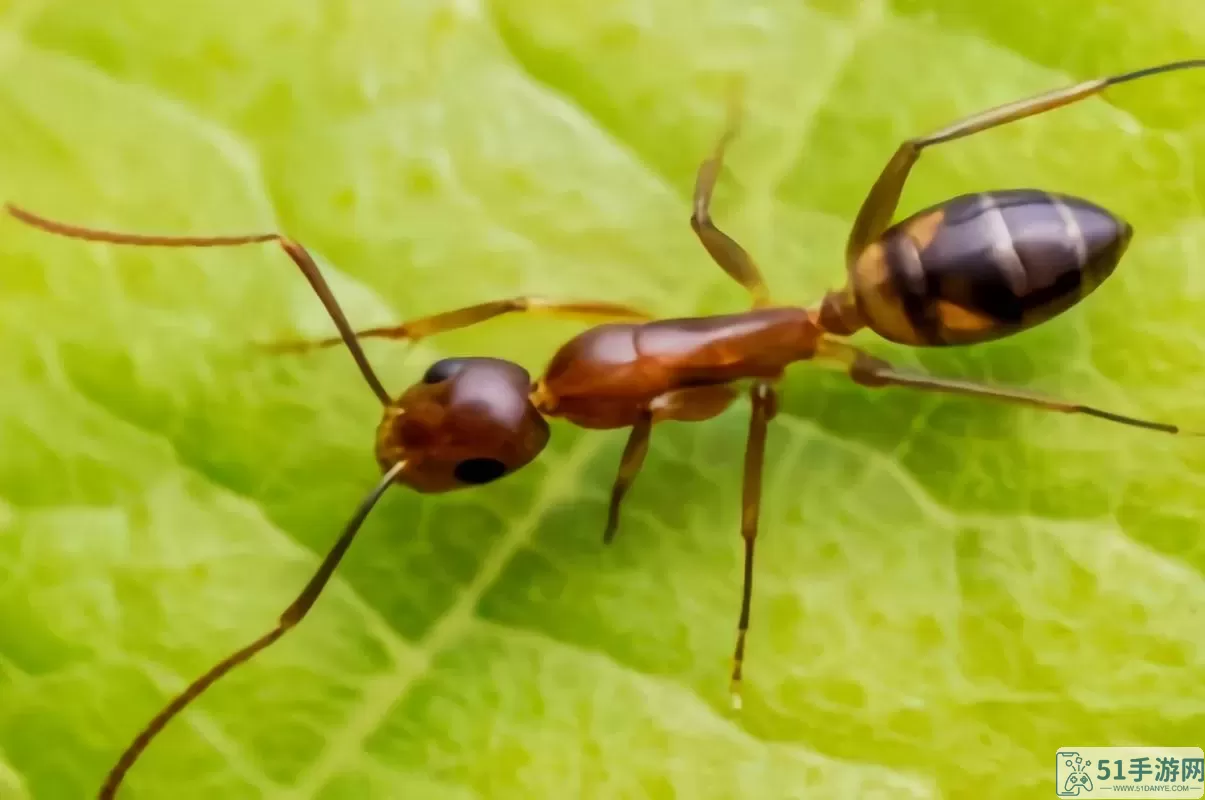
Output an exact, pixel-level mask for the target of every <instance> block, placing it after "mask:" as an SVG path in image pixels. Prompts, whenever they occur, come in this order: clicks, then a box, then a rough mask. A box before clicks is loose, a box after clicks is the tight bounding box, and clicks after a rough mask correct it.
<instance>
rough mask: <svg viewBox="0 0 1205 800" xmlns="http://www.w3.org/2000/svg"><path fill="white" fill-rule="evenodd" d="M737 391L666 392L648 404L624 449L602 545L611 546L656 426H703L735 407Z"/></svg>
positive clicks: (726, 387)
mask: <svg viewBox="0 0 1205 800" xmlns="http://www.w3.org/2000/svg"><path fill="white" fill-rule="evenodd" d="M735 398H736V391H735V390H734V389H733V388H732V387H731V386H729V385H727V384H719V385H716V386H694V387H691V388H689V389H677V390H675V391H672V392H666V393H665V394H663V395H660V396H659V397H657V398H656V399H654V400H653V402H652V403H649V407H648V410H647V411H645V413H644V414H643V415H641V417H640V419H639V420H637V422H636V424H635V425H633V426H632V432H631V434H629V436H628V443H627V446H626V447H624V450H623V457H622V458H621V459H620V462H619V475H617V476H616V478H615V485H614V486H613V487H612V489H611V504H610V507H609V509H608V512H607V527H606V529H605V530H604V531H603V543H604V544H610V543H611V540H612V539H613V538H615V531H616V530H618V528H619V507H620V504H621V503H622V502H623V497H624V495H625V494H626V493H627V491H628V487H630V486H631V485H632V481H634V480H635V479H636V474H637V473H638V472H640V467H641V466H642V465H643V464H644V457H645V455H646V454H647V453H648V443H649V435H650V434H651V432H652V427H653V424H654V423H657V422H663V421H666V420H676V421H678V422H701V421H703V420H705V419H711V418H712V417H714V416H716V415H717V414H719V413H721V412H722V411H723V410H724V409H726V408H728V406H729V405H731V404H732V401H733V400H734V399H735Z"/></svg>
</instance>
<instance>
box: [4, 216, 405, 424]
mask: <svg viewBox="0 0 1205 800" xmlns="http://www.w3.org/2000/svg"><path fill="white" fill-rule="evenodd" d="M5 208H6V210H7V211H8V213H9V214H10V215H11V216H13V217H15V218H16V219H18V220H20V221H21V222H24V223H25V224H26V225H30V226H32V227H34V228H38V229H40V230H43V231H46V232H47V233H53V234H55V235H56V236H63V237H66V238H68V239H81V240H84V241H89V242H106V243H108V244H116V245H133V246H136V247H238V246H241V245H246V244H262V243H265V242H275V243H276V244H278V245H280V247H281V249H283V250H284V251H285V254H286V255H287V256H288V257H289V258H290V259H291V260H292V261H293V263H294V264H296V265H297V268H298V269H300V270H301V274H302V275H304V276H305V279H306V280H307V281H308V282H309V284H310V287H311V288H312V289H313V290H314V294H316V295H318V299H319V300H320V301H321V302H322V305H323V307H325V308H326V313H327V314H328V315H330V318H331V321H332V322H334V323H335V328H337V329H338V331H339V338H338V339H336V340H335V341H337V342H341V343H342V344H344V345H346V346H347V349H348V351H349V352H350V353H351V357H352V359H353V360H354V361H355V362H356V366H357V367H359V368H360V374H361V375H363V376H364V381H365V382H366V383H367V384H368V387H369V388H370V389H371V390H372V392H373V394H375V395H376V396H377V399H379V400H380V401H381V405H384V406H388V405H389V403H390V399H389V393H388V392H387V391H385V386H384V385H383V384H382V383H381V379H380V378H378V377H377V374H376V372H375V371H374V370H373V368H372V365H371V364H370V363H369V362H368V356H366V355H365V354H364V351H363V349H362V348H361V347H360V344H359V342H357V341H356V334H355V331H354V330H352V327H351V323H349V322H348V321H347V316H346V315H345V314H344V313H343V309H342V308H340V307H339V302H338V301H337V300H336V299H335V295H334V293H333V292H331V289H330V286H328V285H327V283H326V279H325V278H323V277H322V271H321V270H319V269H318V264H317V263H315V261H314V259H313V257H312V256H311V255H310V254H309V252H308V251H306V249H305V248H304V247H302V246H301V245H300V244H298V243H297V242H295V241H293V240H292V239H290V238H288V237H287V236H284V235H282V234H279V233H250V234H242V235H236V236H159V235H154V234H142V233H121V232H118V231H109V230H101V229H99V228H84V227H81V226H79V225H71V224H68V223H65V222H58V221H56V220H52V219H48V218H46V217H43V216H40V215H38V214H34V213H33V212H32V211H27V210H26V209H24V208H20V207H19V206H16V205H13V204H12V203H7V204H5Z"/></svg>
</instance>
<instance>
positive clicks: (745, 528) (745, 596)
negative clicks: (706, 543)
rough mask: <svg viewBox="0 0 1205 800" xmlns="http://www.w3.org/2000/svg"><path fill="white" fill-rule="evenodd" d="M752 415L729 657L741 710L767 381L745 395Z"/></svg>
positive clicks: (769, 404)
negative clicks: (740, 573)
mask: <svg viewBox="0 0 1205 800" xmlns="http://www.w3.org/2000/svg"><path fill="white" fill-rule="evenodd" d="M749 395H750V399H751V400H752V402H753V413H752V415H751V416H750V418H749V442H748V444H747V445H746V446H745V477H744V485H743V487H742V492H741V538H742V539H744V540H745V577H744V583H743V588H742V590H741V616H740V621H739V622H738V623H737V630H736V650H735V651H734V653H733V656H732V685H731V693H732V707H733V708H736V709H739V708H740V707H741V670H742V668H743V667H744V663H745V634H746V633H748V631H749V607H750V605H751V604H752V600H753V545H754V543H755V542H756V541H757V522H758V516H759V514H760V512H761V487H762V466H763V464H764V462H765V454H766V427H767V425H768V424H769V422H770V420H772V419H774V416H775V415H776V414H777V413H778V392H777V390H776V389H775V388H774V385H773V384H772V383H770V382H768V381H757V382H756V383H754V384H753V387H752V388H751V389H750V392H749Z"/></svg>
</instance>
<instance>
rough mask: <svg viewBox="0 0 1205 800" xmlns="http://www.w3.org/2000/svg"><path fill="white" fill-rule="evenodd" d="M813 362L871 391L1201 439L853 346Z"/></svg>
mask: <svg viewBox="0 0 1205 800" xmlns="http://www.w3.org/2000/svg"><path fill="white" fill-rule="evenodd" d="M816 358H817V360H820V361H826V362H829V363H831V364H836V365H839V366H841V367H843V368H844V369H845V370H847V371H848V372H849V376H850V377H851V378H852V379H853V380H854V382H855V383H859V384H861V385H862V386H868V387H870V388H874V389H877V388H882V387H886V386H901V387H906V388H909V389H919V390H921V391H926V392H944V393H947V394H959V395H964V396H968V397H978V398H984V399H988V400H999V401H1002V402H1005V403H1014V404H1017V405H1023V406H1028V407H1030V408H1037V409H1040V410H1043V411H1058V412H1061V413H1063V414H1084V415H1086V416H1090V417H1096V418H1097V419H1103V420H1108V421H1109V422H1116V423H1119V424H1122V425H1130V426H1132V427H1135V428H1145V429H1147V430H1153V431H1160V432H1162V433H1175V434H1183V435H1186V436H1200V435H1202V434H1200V433H1194V432H1191V431H1185V430H1183V429H1182V428H1180V427H1179V426H1176V425H1171V424H1168V423H1166V422H1151V421H1150V420H1144V419H1138V418H1137V417H1128V416H1124V415H1122V414H1115V413H1113V412H1112V411H1104V410H1102V409H1099V408H1094V407H1092V406H1086V405H1083V404H1081V403H1071V402H1068V401H1066V400H1060V399H1058V398H1055V397H1047V396H1044V395H1040V394H1036V393H1032V392H1026V391H1022V390H1020V389H1008V388H1003V387H998V386H988V385H985V384H982V383H974V382H972V381H961V380H952V379H949V378H938V377H935V376H932V375H927V374H925V373H922V372H909V371H904V370H900V369H897V368H895V367H894V366H892V365H891V364H890V363H889V362H887V361H884V360H883V359H881V358H877V357H875V356H872V355H870V354H869V353H866V352H864V351H862V350H859V349H858V348H856V347H854V346H853V345H849V344H846V343H845V342H838V341H834V340H832V339H825V340H823V341H822V342H821V343H820V347H819V349H818V350H817V353H816Z"/></svg>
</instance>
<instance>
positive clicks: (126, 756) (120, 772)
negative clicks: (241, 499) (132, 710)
mask: <svg viewBox="0 0 1205 800" xmlns="http://www.w3.org/2000/svg"><path fill="white" fill-rule="evenodd" d="M405 468H406V462H405V461H399V462H397V463H396V464H394V465H393V466H392V467H390V468H389V470H388V471H386V472H385V474H384V476H382V478H381V480H380V481H378V482H377V485H376V486H374V487H373V489H372V491H371V492H369V493H368V495H367V496H366V497H365V498H364V499H363V500H362V501H360V505H359V507H358V508H357V509H356V512H355V514H353V515H352V518H351V520H350V521H349V522H348V523H347V527H345V528H344V529H343V533H342V534H340V536H339V539H338V540H337V541H336V542H335V546H334V547H332V548H331V550H330V552H329V553H328V554H327V556H326V558H324V559H323V560H322V564H320V565H319V567H318V571H317V572H315V573H314V577H312V578H310V581H309V583H307V584H306V585H305V588H304V589H302V590H301V594H299V595H298V596H297V599H296V600H294V601H293V602H292V604H290V605H289V607H288V608H286V609H285V611H284V613H283V614H281V615H280V619H279V620H278V621H277V623H276V626H275V627H274V628H272V630H270V631H268V632H267V633H265V634H264V635H263V636H260V637H259V638H258V639H256V640H255V641H253V642H251V644H249V645H247V646H246V647H243V648H241V649H239V650H237V651H235V652H233V653H231V654H230V655H228V656H227V657H226V658H224V659H222V660H221V661H219V662H218V663H217V664H215V665H214V666H213V667H211V668H210V670H209V671H208V672H206V673H205V674H204V675H202V676H201V677H199V678H197V679H196V680H195V681H193V682H192V683H191V684H189V685H188V688H186V689H185V690H184V691H183V692H181V693H180V694H178V695H176V697H175V699H174V700H172V701H171V702H170V703H168V704H167V706H166V707H165V708H164V709H163V710H162V711H160V712H159V713H158V714H156V715H155V717H154V719H152V720H151V721H150V722H148V723H147V724H146V727H144V728H143V729H142V730H141V731H140V732H139V733H138V736H137V737H135V738H134V741H133V742H131V743H130V746H129V747H127V748H126V750H125V752H124V753H122V754H121V758H119V759H118V760H117V763H116V764H115V765H114V766H113V769H111V770H110V771H109V774H108V776H107V777H106V778H105V783H104V786H102V787H101V790H100V795H99V796H98V797H99V800H113V798H114V797H115V796H116V795H117V790H118V788H119V787H120V786H121V782H122V780H123V779H124V778H125V775H126V773H127V772H129V770H130V767H132V766H134V762H135V761H137V760H138V758H139V756H141V755H142V753H143V751H144V750H146V748H147V747H148V746H149V745H150V743H151V742H152V741H153V740H154V738H155V737H156V736H158V735H159V733H160V731H162V730H163V728H164V727H165V726H166V725H167V723H169V722H171V720H172V719H173V718H174V717H175V716H176V715H177V714H179V713H180V712H181V711H183V710H184V708H185V707H186V706H188V705H189V704H190V703H192V701H193V700H196V699H197V698H198V697H199V696H200V695H201V694H203V693H204V692H205V690H206V689H208V688H209V687H210V686H212V685H213V684H214V683H216V682H217V680H218V679H219V678H221V677H222V676H223V675H225V674H226V673H228V672H230V671H231V670H232V669H234V668H235V667H237V666H239V665H240V664H245V663H246V662H247V661H250V660H251V657H252V656H254V655H255V654H256V653H259V652H260V651H262V650H266V649H267V648H268V647H269V646H271V645H272V644H273V643H275V642H276V640H278V639H280V638H281V637H282V636H284V635H285V634H286V633H288V632H289V630H290V629H291V628H293V626H295V625H296V624H297V623H299V622H301V620H302V619H304V618H305V615H306V614H307V613H308V612H309V610H310V608H311V607H312V606H313V605H314V602H315V601H316V600H317V599H318V595H319V594H321V593H322V590H323V589H324V588H325V587H326V584H327V582H328V581H329V580H330V578H331V575H332V574H334V572H335V568H336V567H338V566H339V562H340V561H342V560H343V556H344V554H345V553H347V549H348V548H349V547H351V543H352V540H353V539H355V537H356V534H357V533H358V532H359V530H360V526H361V525H363V524H364V520H365V519H366V518H367V517H368V514H369V512H371V511H372V509H373V507H374V506H375V505H376V504H377V501H378V500H380V499H381V495H383V494H384V493H385V490H386V489H388V488H389V485H390V484H391V483H393V482H394V480H396V479H397V477H398V476H399V475H401V474H402V470H404V469H405Z"/></svg>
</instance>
